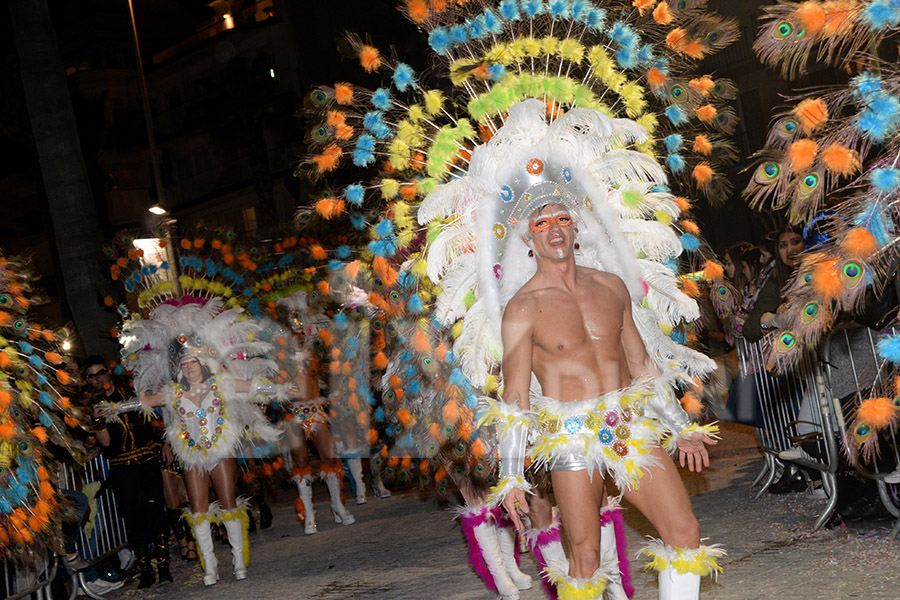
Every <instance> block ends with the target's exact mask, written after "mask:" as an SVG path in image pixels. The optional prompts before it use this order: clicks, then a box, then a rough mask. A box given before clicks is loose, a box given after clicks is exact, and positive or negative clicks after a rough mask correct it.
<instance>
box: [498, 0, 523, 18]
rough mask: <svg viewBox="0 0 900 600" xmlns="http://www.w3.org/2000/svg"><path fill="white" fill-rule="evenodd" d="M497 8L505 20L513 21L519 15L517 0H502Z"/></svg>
mask: <svg viewBox="0 0 900 600" xmlns="http://www.w3.org/2000/svg"><path fill="white" fill-rule="evenodd" d="M497 10H498V11H500V16H501V17H503V18H504V19H506V20H507V21H515V20H516V19H518V18H519V17H520V16H521V15H520V14H519V3H518V2H517V0H502V1H501V2H500V5H499V6H498V7H497Z"/></svg>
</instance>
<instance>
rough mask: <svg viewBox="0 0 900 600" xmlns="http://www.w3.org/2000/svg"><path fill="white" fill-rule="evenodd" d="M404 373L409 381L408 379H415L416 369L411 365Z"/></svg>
mask: <svg viewBox="0 0 900 600" xmlns="http://www.w3.org/2000/svg"><path fill="white" fill-rule="evenodd" d="M405 373H406V377H407V379H409V378H410V377H415V375H416V367H415V366H413V365H407V366H406V371H405Z"/></svg>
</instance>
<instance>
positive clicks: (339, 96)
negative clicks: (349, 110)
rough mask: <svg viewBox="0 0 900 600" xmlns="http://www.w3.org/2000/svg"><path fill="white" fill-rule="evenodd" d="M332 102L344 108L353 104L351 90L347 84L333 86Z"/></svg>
mask: <svg viewBox="0 0 900 600" xmlns="http://www.w3.org/2000/svg"><path fill="white" fill-rule="evenodd" d="M334 101H335V102H337V103H338V104H341V105H344V106H347V105H351V104H353V88H352V87H351V86H350V84H349V83H336V84H334Z"/></svg>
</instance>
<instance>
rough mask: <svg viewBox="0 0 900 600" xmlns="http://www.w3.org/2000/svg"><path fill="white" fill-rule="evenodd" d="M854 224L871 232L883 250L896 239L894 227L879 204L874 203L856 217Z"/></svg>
mask: <svg viewBox="0 0 900 600" xmlns="http://www.w3.org/2000/svg"><path fill="white" fill-rule="evenodd" d="M853 223H854V225H859V226H861V227H865V228H866V229H867V230H869V233H871V234H872V235H874V236H875V240H876V241H877V242H878V245H879V246H880V247H882V248H883V247H884V246H887V245H888V244H890V243H891V242H892V241H893V239H894V225H893V223H892V222H891V220H890V219H889V218H888V217H887V215H885V214H884V211H883V209H882V207H881V206H880V205H879V203H877V202H873V203H872V204H871V205H870V206H868V207H866V209H865V210H864V211H862V212H861V213H859V214H858V215H856V217H855V218H854V219H853Z"/></svg>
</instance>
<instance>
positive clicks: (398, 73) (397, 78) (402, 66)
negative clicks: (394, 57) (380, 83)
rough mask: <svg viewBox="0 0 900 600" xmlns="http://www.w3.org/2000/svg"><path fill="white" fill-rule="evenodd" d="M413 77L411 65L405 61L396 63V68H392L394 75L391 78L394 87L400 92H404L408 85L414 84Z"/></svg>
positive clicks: (414, 76) (414, 75)
mask: <svg viewBox="0 0 900 600" xmlns="http://www.w3.org/2000/svg"><path fill="white" fill-rule="evenodd" d="M415 78H416V74H415V72H414V71H413V69H412V67H411V66H409V65H408V64H406V63H397V68H395V69H394V76H393V78H392V79H393V81H394V87H395V88H397V89H398V90H400V91H401V92H405V91H406V90H408V89H409V87H410V86H412V85H415Z"/></svg>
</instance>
